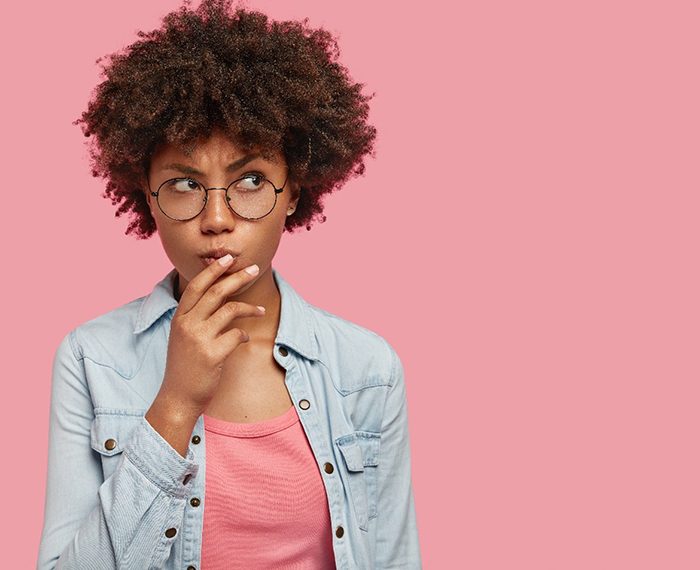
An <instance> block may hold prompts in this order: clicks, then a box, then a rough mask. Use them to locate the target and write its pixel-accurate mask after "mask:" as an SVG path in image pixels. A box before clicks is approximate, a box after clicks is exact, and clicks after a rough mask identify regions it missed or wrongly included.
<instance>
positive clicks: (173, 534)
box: [165, 528, 337, 538]
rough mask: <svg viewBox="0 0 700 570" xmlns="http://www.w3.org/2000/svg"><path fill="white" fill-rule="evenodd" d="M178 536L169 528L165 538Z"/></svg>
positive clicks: (175, 530)
mask: <svg viewBox="0 0 700 570" xmlns="http://www.w3.org/2000/svg"><path fill="white" fill-rule="evenodd" d="M336 533H337V531H336ZM176 534H177V529H176V528H169V529H168V530H166V531H165V536H167V537H168V538H172V537H173V536H175V535H176Z"/></svg>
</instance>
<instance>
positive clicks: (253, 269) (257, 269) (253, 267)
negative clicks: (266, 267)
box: [245, 264, 260, 275]
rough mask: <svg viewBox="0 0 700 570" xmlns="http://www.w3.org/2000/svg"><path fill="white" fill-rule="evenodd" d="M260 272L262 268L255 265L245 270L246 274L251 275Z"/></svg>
mask: <svg viewBox="0 0 700 570" xmlns="http://www.w3.org/2000/svg"><path fill="white" fill-rule="evenodd" d="M258 271H260V268H259V267H258V266H257V265H255V264H253V265H251V266H250V267H246V268H245V272H246V273H250V275H256V274H257V272H258Z"/></svg>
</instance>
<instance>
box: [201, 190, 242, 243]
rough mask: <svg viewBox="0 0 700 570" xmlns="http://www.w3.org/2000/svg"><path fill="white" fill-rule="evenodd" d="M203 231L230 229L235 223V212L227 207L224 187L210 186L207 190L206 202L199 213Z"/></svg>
mask: <svg viewBox="0 0 700 570" xmlns="http://www.w3.org/2000/svg"><path fill="white" fill-rule="evenodd" d="M199 216H200V218H201V220H200V223H201V225H202V231H204V232H217V233H218V232H221V231H225V230H229V231H230V230H232V229H233V227H234V226H235V225H236V220H235V218H236V214H234V212H233V211H232V210H231V208H229V207H228V204H227V201H226V188H210V189H209V191H208V192H207V203H206V205H205V206H204V210H203V211H202V213H201V214H200V215H199Z"/></svg>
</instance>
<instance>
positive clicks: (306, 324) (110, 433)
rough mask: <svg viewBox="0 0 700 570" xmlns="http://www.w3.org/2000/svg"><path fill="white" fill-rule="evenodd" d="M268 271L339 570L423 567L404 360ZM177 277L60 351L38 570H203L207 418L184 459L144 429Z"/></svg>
mask: <svg viewBox="0 0 700 570" xmlns="http://www.w3.org/2000/svg"><path fill="white" fill-rule="evenodd" d="M272 272H273V276H274V279H275V282H276V283H277V287H278V289H279V291H280V295H281V309H280V311H281V314H280V323H279V328H278V332H277V336H276V338H275V347H274V350H273V355H274V358H275V360H276V361H277V362H278V363H279V364H280V365H281V366H282V367H284V368H285V370H286V377H285V384H286V386H287V389H288V391H289V394H290V397H291V399H292V401H293V403H294V405H295V406H296V408H297V413H298V414H299V418H300V420H301V424H302V426H303V429H304V431H305V433H306V436H307V438H308V440H309V443H310V445H311V449H312V450H313V453H314V456H315V457H316V460H317V465H318V468H319V470H320V473H321V476H322V479H323V482H324V485H325V488H326V494H327V497H328V507H329V509H330V518H331V529H330V530H331V532H332V537H333V551H334V554H335V561H336V565H337V568H338V569H351V568H353V569H354V568H359V569H362V570H369V569H373V568H377V569H383V568H411V569H413V568H421V559H420V549H419V543H418V530H417V526H416V514H415V507H414V500H413V490H412V481H411V460H410V457H411V455H410V448H409V434H408V421H407V407H406V387H405V383H404V375H403V366H402V364H401V361H400V359H399V357H398V356H397V354H396V352H395V351H394V349H393V348H392V346H391V345H390V344H389V343H388V342H387V341H386V340H385V339H384V338H383V337H381V336H379V335H378V334H376V333H374V332H372V331H370V330H369V329H366V328H363V327H361V326H359V325H357V324H354V323H352V322H350V321H347V320H344V319H342V318H341V317H339V316H337V315H333V314H331V313H329V312H327V311H324V310H323V309H320V308H318V307H316V306H314V305H312V304H310V303H308V302H307V301H305V300H304V299H303V298H302V297H301V296H300V295H299V294H298V293H297V292H296V291H295V290H294V289H293V288H292V286H291V285H290V284H289V283H287V282H286V281H285V280H284V279H282V277H281V276H280V274H279V272H278V271H277V270H275V269H274V268H273V269H272ZM176 274H177V273H176V270H175V269H174V268H173V269H172V270H171V271H170V272H169V273H168V274H167V275H166V276H165V277H164V278H163V279H162V280H161V281H159V282H158V283H157V284H156V285H155V287H154V288H153V291H152V292H151V293H150V294H149V295H147V296H145V297H140V298H138V299H135V300H133V301H131V302H130V303H127V304H125V305H122V306H121V307H118V308H116V309H114V310H112V311H110V312H108V313H105V314H103V315H101V316H99V317H97V318H95V319H92V320H90V321H87V322H85V323H83V324H81V325H79V326H77V327H76V328H74V329H73V330H71V331H70V332H69V333H67V334H66V335H65V337H64V338H63V340H62V341H61V343H60V344H59V346H58V348H57V350H56V354H55V356H54V360H53V370H52V384H51V407H50V417H49V449H48V477H47V483H46V498H45V513H44V527H43V531H42V535H41V542H40V545H39V553H38V560H37V568H38V569H39V570H48V569H49V568H70V569H74V568H76V569H77V568H81V569H86V570H100V569H103V568H104V569H110V568H119V569H130V570H131V569H133V570H148V569H151V568H166V569H169V570H170V569H173V570H174V569H178V570H187V569H190V570H192V569H195V570H199V568H200V550H201V543H202V540H201V539H202V522H203V512H204V509H205V508H206V496H205V489H204V482H205V469H206V463H205V446H206V437H205V431H204V429H203V428H204V425H203V416H201V415H200V417H199V418H198V420H197V423H196V425H195V428H194V431H193V432H192V439H191V440H190V445H189V448H188V451H187V457H186V458H185V457H182V456H181V455H180V454H179V453H178V452H177V451H176V450H175V449H174V448H173V447H171V446H170V444H168V442H167V441H166V440H165V439H163V438H162V437H161V436H160V434H159V433H158V432H157V431H155V429H153V427H152V426H151V425H150V424H149V423H148V422H147V421H146V420H145V418H144V415H145V413H146V411H147V410H148V408H149V407H150V405H151V402H152V401H153V400H154V398H155V396H156V394H157V393H158V390H159V387H160V384H161V381H162V379H163V375H164V371H165V361H166V355H167V346H168V336H169V333H170V323H171V321H172V316H173V313H174V312H175V309H176V308H177V305H178V301H177V300H176V299H175V296H174V285H175V276H176ZM326 463H329V464H330V465H332V466H333V469H332V471H331V472H330V473H328V472H327V471H326V470H325V468H324V467H325V465H326ZM329 470H330V469H329ZM288 492H290V493H293V492H294V489H288ZM193 497H197V498H199V499H200V503H199V504H198V506H193V505H192V504H190V499H191V498H193ZM194 503H195V504H197V503H196V501H195V502H194ZM234 539H235V538H234ZM232 567H235V561H232Z"/></svg>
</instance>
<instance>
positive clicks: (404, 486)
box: [375, 348, 422, 570]
mask: <svg viewBox="0 0 700 570" xmlns="http://www.w3.org/2000/svg"><path fill="white" fill-rule="evenodd" d="M391 357H392V383H391V386H390V388H389V392H388V395H387V399H386V402H385V407H384V416H383V420H382V431H381V439H380V459H379V461H378V466H377V467H378V470H379V471H378V489H377V501H378V503H377V519H376V529H377V542H376V545H375V547H376V551H375V559H376V568H377V570H385V569H389V568H397V569H398V568H400V569H402V570H406V569H416V568H418V569H420V568H422V564H421V555H420V545H419V542H418V527H417V523H416V509H415V504H414V500H413V489H412V482H411V451H410V443H409V433H408V408H407V402H406V385H405V383H404V369H403V365H402V363H401V360H400V359H399V357H398V355H397V354H396V352H395V351H394V349H393V348H392V349H391Z"/></svg>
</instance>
